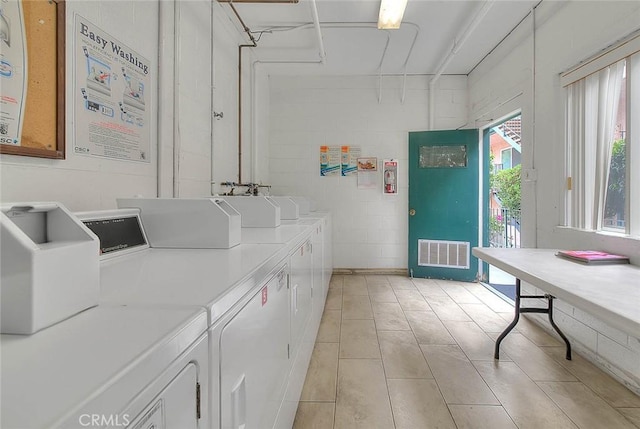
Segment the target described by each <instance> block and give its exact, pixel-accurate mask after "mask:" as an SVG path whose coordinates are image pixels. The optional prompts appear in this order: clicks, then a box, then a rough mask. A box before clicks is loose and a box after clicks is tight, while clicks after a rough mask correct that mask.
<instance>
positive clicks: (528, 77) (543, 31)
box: [469, 2, 640, 392]
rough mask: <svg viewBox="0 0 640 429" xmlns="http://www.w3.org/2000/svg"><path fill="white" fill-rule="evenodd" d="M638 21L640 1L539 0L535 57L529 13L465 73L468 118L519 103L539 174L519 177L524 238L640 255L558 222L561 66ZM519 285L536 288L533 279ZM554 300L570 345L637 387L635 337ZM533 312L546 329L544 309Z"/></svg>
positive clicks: (623, 241) (617, 240) (639, 369)
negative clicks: (538, 313)
mask: <svg viewBox="0 0 640 429" xmlns="http://www.w3.org/2000/svg"><path fill="white" fill-rule="evenodd" d="M638 22H640V3H638V2H550V3H547V2H543V3H541V6H540V7H539V8H537V9H536V31H535V59H534V53H533V39H532V34H533V26H532V19H531V16H529V17H528V18H527V19H526V20H524V21H523V23H522V24H521V25H520V27H519V28H518V29H516V31H514V32H513V33H512V34H511V35H510V36H509V37H508V38H507V40H505V42H504V43H503V44H502V46H500V47H499V48H498V49H496V50H495V51H494V52H493V53H492V54H491V55H490V56H489V57H487V58H486V59H485V61H483V63H481V64H480V65H479V66H478V67H477V68H476V69H475V70H474V71H473V73H471V75H470V76H469V98H470V100H469V102H470V106H471V111H470V118H471V119H472V120H473V121H475V123H476V124H477V126H479V127H482V126H484V125H485V122H483V120H488V119H498V118H501V117H503V116H504V115H508V114H509V113H512V112H513V111H516V110H517V109H521V110H522V130H523V154H522V164H523V168H529V169H535V170H536V172H537V180H533V181H524V182H523V188H522V209H523V215H522V216H523V221H522V223H523V233H522V234H523V235H522V237H523V243H525V245H527V246H537V247H548V248H569V249H570V248H596V249H602V250H605V251H610V252H617V253H625V254H628V255H630V256H631V257H632V260H633V262H634V263H636V264H637V263H640V240H637V239H630V238H623V237H619V236H618V237H616V236H612V235H604V234H597V233H594V232H586V231H576V230H571V229H568V228H562V227H560V225H562V223H563V218H564V215H563V213H564V208H563V195H564V191H563V186H564V182H565V178H564V129H565V128H564V127H565V125H564V114H563V109H564V91H563V89H562V88H561V87H560V78H559V76H560V73H561V72H563V71H565V70H567V69H569V68H570V67H572V66H574V65H576V64H578V63H579V62H580V61H582V60H584V59H586V58H588V57H590V56H592V55H595V54H596V53H598V52H599V51H600V50H602V49H604V48H606V47H607V46H608V45H610V44H611V43H613V42H615V41H616V40H618V39H620V38H622V37H624V36H625V35H627V34H629V33H631V32H633V31H635V30H637V29H638ZM534 70H535V81H534V80H533V77H532V76H533V71H534ZM534 86H535V98H534V97H533V96H532V94H533V92H532V91H533V87H534ZM513 97H515V98H513ZM511 98H513V99H512V100H510V99H511ZM509 100H510V101H509ZM487 112H489V113H488V114H487ZM534 117H535V119H534ZM523 290H524V291H525V293H540V292H541V291H537V290H535V288H532V287H531V286H530V285H524V286H523ZM555 305H556V310H557V312H556V319H557V323H558V325H559V326H560V328H561V329H562V330H563V331H564V332H565V333H566V334H567V335H568V336H569V337H570V339H571V340H572V342H573V344H574V347H575V348H576V349H577V350H578V351H580V352H582V353H583V354H584V355H585V356H587V357H588V358H589V359H591V360H592V361H593V362H595V363H597V364H598V365H600V366H601V367H602V368H604V369H606V370H608V371H609V372H610V373H611V374H613V375H614V376H615V377H617V378H618V379H620V380H622V381H623V382H625V383H626V384H627V385H628V386H630V387H631V388H632V389H634V390H635V391H636V392H640V347H638V344H640V340H639V339H638V337H636V336H633V335H629V334H628V333H624V332H620V331H619V330H617V329H614V328H612V327H610V326H608V325H606V324H605V323H603V322H602V321H600V320H597V319H595V318H594V317H593V316H591V315H589V314H587V313H585V312H584V311H581V310H580V309H577V308H574V307H573V306H570V305H568V304H566V303H563V302H562V301H556V304H555ZM532 318H533V319H535V320H537V321H539V322H540V323H541V324H542V325H543V326H545V327H547V328H548V329H551V327H550V325H549V323H548V322H547V321H546V318H545V317H542V316H532Z"/></svg>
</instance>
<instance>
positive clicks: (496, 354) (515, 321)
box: [493, 279, 520, 359]
mask: <svg viewBox="0 0 640 429" xmlns="http://www.w3.org/2000/svg"><path fill="white" fill-rule="evenodd" d="M515 306H516V314H515V317H514V318H513V321H512V322H511V323H510V324H509V326H507V328H506V329H505V330H504V331H502V333H501V334H500V336H499V337H498V339H497V340H496V348H495V352H494V353H493V358H494V359H500V343H501V342H502V340H504V337H506V336H507V334H508V333H509V332H511V330H512V329H513V328H515V327H516V325H517V324H518V320H520V279H516V302H515Z"/></svg>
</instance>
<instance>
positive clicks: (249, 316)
mask: <svg viewBox="0 0 640 429" xmlns="http://www.w3.org/2000/svg"><path fill="white" fill-rule="evenodd" d="M77 215H78V217H79V218H80V219H82V220H83V222H85V224H87V225H100V228H99V229H100V231H98V230H96V231H97V233H98V235H99V236H101V242H107V239H108V240H109V241H110V242H109V246H108V248H109V249H115V250H113V251H111V250H109V252H108V254H107V253H106V252H105V254H104V255H103V262H102V264H101V274H100V278H101V281H100V284H101V291H100V298H99V302H100V305H126V306H140V305H146V306H150V307H151V308H161V307H167V306H171V307H183V306H184V307H193V306H201V307H202V308H203V309H204V310H205V311H206V313H207V321H206V324H207V335H208V338H209V365H208V367H209V368H208V369H209V395H208V396H209V398H208V408H209V415H210V426H211V427H212V428H215V429H217V428H230V427H235V428H237V427H245V428H247V429H249V428H256V429H263V428H271V427H273V425H274V421H275V419H276V416H277V414H278V411H279V409H280V405H281V403H282V400H283V397H284V392H285V389H286V386H287V380H288V377H289V371H290V366H291V363H290V361H291V350H290V338H289V328H290V314H289V290H290V270H289V259H288V254H289V253H288V247H287V245H286V244H285V243H272V244H268V243H263V244H257V243H256V244H253V243H247V244H240V245H237V246H234V247H232V248H229V249H201V248H198V249H192V248H183V249H176V248H154V247H150V246H149V245H148V240H147V239H146V236H145V234H144V228H143V227H144V224H143V222H142V221H141V220H140V215H139V210H137V209H119V210H114V211H103V212H93V213H80V214H77ZM175 221H176V222H180V221H181V220H180V219H179V218H176V219H175ZM105 225H106V227H105ZM123 225H129V228H130V229H128V230H125V229H123V228H122V226H123ZM192 227H193V228H195V229H198V225H196V224H193V225H192ZM111 228H113V229H111ZM172 230H173V229H172ZM158 231H162V228H159V229H158ZM202 233H205V232H202V230H201V234H202ZM114 237H119V238H118V239H117V240H116V241H117V242H113V241H112V240H113V238H114ZM127 237H131V238H127ZM133 237H137V238H136V239H134V238H133ZM140 237H142V238H140ZM128 243H131V244H135V243H138V244H135V245H131V246H129V244H128ZM125 280H126V282H125ZM243 425H244V426H243Z"/></svg>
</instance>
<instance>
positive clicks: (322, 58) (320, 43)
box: [311, 0, 327, 64]
mask: <svg viewBox="0 0 640 429" xmlns="http://www.w3.org/2000/svg"><path fill="white" fill-rule="evenodd" d="M311 14H312V15H313V26H314V27H315V29H316V37H317V38H318V49H319V50H320V63H322V64H326V62H327V53H326V52H325V50H324V42H323V41H322V31H320V20H319V19H318V7H317V6H316V0H311Z"/></svg>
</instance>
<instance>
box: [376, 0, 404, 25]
mask: <svg viewBox="0 0 640 429" xmlns="http://www.w3.org/2000/svg"><path fill="white" fill-rule="evenodd" d="M406 7H407V0H381V1H380V15H379V16H378V28H379V29H381V30H396V29H398V28H400V23H401V22H402V15H404V9H405V8H406Z"/></svg>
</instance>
